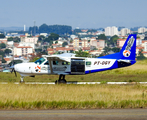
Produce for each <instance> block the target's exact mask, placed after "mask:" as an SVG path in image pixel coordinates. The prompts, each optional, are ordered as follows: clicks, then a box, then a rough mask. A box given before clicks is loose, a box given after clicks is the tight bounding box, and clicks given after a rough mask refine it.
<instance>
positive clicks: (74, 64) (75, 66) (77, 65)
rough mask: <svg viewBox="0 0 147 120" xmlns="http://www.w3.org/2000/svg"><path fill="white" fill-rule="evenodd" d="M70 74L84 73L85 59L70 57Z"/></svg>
mask: <svg viewBox="0 0 147 120" xmlns="http://www.w3.org/2000/svg"><path fill="white" fill-rule="evenodd" d="M71 74H75V75H76V74H78V75H79V74H85V59H74V58H72V59H71Z"/></svg>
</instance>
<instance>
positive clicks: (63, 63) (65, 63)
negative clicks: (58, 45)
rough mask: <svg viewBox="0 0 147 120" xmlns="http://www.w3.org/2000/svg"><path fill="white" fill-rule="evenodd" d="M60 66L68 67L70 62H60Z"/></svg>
mask: <svg viewBox="0 0 147 120" xmlns="http://www.w3.org/2000/svg"><path fill="white" fill-rule="evenodd" d="M62 65H70V62H62Z"/></svg>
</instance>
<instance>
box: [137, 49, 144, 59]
mask: <svg viewBox="0 0 147 120" xmlns="http://www.w3.org/2000/svg"><path fill="white" fill-rule="evenodd" d="M142 51H143V50H140V51H139V55H138V56H137V57H136V58H137V60H143V59H145V58H146V57H145V56H144V55H143V53H142Z"/></svg>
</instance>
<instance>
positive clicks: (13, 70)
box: [11, 67, 17, 77]
mask: <svg viewBox="0 0 147 120" xmlns="http://www.w3.org/2000/svg"><path fill="white" fill-rule="evenodd" d="M12 72H14V73H15V77H17V74H16V71H15V69H14V67H13V68H12V71H11V73H12Z"/></svg>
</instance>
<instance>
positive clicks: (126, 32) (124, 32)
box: [120, 28, 130, 36]
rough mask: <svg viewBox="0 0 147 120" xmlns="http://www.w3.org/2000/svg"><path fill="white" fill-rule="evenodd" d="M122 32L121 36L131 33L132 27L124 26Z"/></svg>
mask: <svg viewBox="0 0 147 120" xmlns="http://www.w3.org/2000/svg"><path fill="white" fill-rule="evenodd" d="M120 33H121V36H126V35H127V34H129V33H130V29H128V28H123V29H121V31H120Z"/></svg>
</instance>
